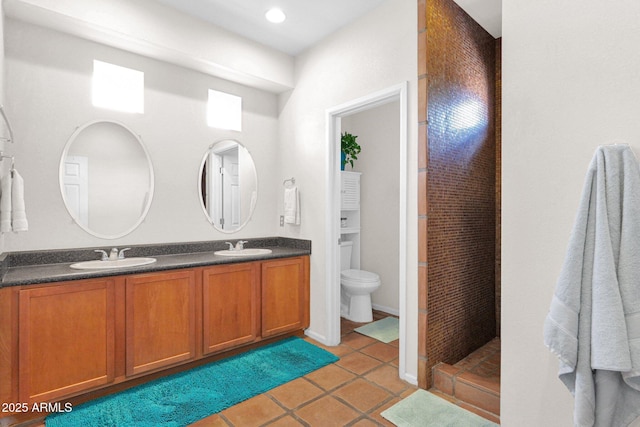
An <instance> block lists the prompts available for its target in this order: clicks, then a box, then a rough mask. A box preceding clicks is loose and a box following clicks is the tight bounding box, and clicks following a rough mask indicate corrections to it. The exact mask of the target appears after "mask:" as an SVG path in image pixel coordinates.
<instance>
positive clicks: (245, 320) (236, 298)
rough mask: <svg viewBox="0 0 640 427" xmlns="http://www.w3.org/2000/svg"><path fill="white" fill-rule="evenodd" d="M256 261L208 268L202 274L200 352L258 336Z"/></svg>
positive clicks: (215, 350) (234, 344)
mask: <svg viewBox="0 0 640 427" xmlns="http://www.w3.org/2000/svg"><path fill="white" fill-rule="evenodd" d="M258 266H259V264H258V263H243V264H234V265H225V266H219V267H212V268H207V269H205V270H204V273H203V280H202V293H203V322H204V324H203V346H204V349H203V353H204V354H210V353H215V352H217V351H221V350H224V349H226V348H230V347H234V346H237V345H240V344H245V343H249V342H252V341H254V340H255V339H256V338H257V337H258V327H259V326H258V320H259V318H258V310H259V307H258V298H259V294H258V273H259V270H258Z"/></svg>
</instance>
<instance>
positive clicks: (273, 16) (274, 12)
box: [264, 7, 287, 24]
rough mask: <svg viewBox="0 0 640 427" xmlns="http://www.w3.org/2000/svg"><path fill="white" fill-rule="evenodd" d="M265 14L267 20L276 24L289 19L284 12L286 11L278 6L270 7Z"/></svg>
mask: <svg viewBox="0 0 640 427" xmlns="http://www.w3.org/2000/svg"><path fill="white" fill-rule="evenodd" d="M264 16H265V17H266V18H267V21H269V22H273V23H274V24H279V23H281V22H284V20H285V19H287V16H286V15H285V14H284V12H283V11H282V10H280V9H278V8H276V7H274V8H273V9H269V10H268V11H267V13H266V14H265V15H264Z"/></svg>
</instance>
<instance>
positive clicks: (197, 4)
mask: <svg viewBox="0 0 640 427" xmlns="http://www.w3.org/2000/svg"><path fill="white" fill-rule="evenodd" d="M156 1H158V2H160V3H163V4H165V5H167V6H170V7H173V8H175V9H177V10H180V11H182V12H184V13H187V14H190V15H193V16H196V17H198V18H200V19H204V20H206V21H208V22H211V23H212V24H215V25H217V26H219V27H222V28H224V29H226V30H228V31H231V32H233V33H236V34H239V35H241V36H243V37H246V38H248V39H251V40H255V41H257V42H259V43H262V44H265V45H267V46H271V47H273V48H275V49H278V50H280V51H283V52H285V53H288V54H289V55H293V56H295V55H297V54H299V53H300V52H302V51H304V50H305V49H307V48H308V47H310V46H313V45H314V44H316V43H317V42H319V41H320V40H322V39H323V38H325V37H326V36H328V35H329V34H331V33H333V32H335V31H336V30H338V29H340V28H341V27H343V26H345V25H347V24H349V23H350V22H352V21H354V20H356V19H357V18H359V17H360V16H362V15H364V14H366V13H367V12H369V11H370V10H372V9H375V8H376V7H377V6H378V5H379V4H380V3H382V2H383V1H384V0H241V1H229V0H189V1H184V0H156ZM454 1H455V2H456V3H458V4H459V5H460V6H461V7H462V8H463V9H465V10H466V11H467V13H468V14H469V15H471V16H472V17H473V18H474V19H475V20H476V21H478V23H480V25H482V26H483V27H484V28H485V29H486V30H487V32H489V33H490V34H491V35H492V36H494V37H496V38H497V37H500V31H501V21H502V19H501V10H502V0H454ZM273 6H277V7H279V8H280V9H282V10H283V11H284V13H285V14H286V15H287V20H286V21H285V22H284V23H282V24H272V23H270V22H267V21H266V19H265V18H264V14H265V12H266V11H267V10H268V9H269V8H271V7H273ZM416 7H417V6H416Z"/></svg>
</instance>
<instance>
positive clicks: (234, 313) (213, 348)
mask: <svg viewBox="0 0 640 427" xmlns="http://www.w3.org/2000/svg"><path fill="white" fill-rule="evenodd" d="M263 240H264V241H258V240H254V241H253V242H256V244H259V245H262V246H263V247H269V248H271V249H272V253H270V254H267V255H259V256H247V257H224V256H217V255H214V254H213V252H214V251H213V250H209V249H216V248H223V247H224V246H221V245H223V244H224V243H223V242H213V243H212V245H211V246H210V247H207V246H206V244H205V245H204V246H203V244H195V245H196V246H197V247H196V248H195V249H194V247H188V248H187V250H189V251H191V252H185V253H169V254H163V255H156V254H154V253H153V251H154V249H153V248H150V247H138V248H133V249H132V250H131V251H130V252H132V253H136V252H137V253H138V254H145V255H149V254H151V255H153V256H155V257H156V258H157V262H156V263H154V264H150V265H144V266H141V267H134V268H127V269H121V270H116V271H111V270H93V271H77V270H73V269H71V268H70V267H69V263H65V262H63V263H56V264H34V265H22V266H20V265H19V266H8V267H7V266H6V265H5V270H4V271H5V273H4V277H3V282H2V287H0V358H1V360H0V377H2V378H10V379H11V380H10V381H2V388H1V389H0V401H2V402H21V403H27V404H32V403H37V402H47V401H57V400H61V399H65V398H69V397H71V396H77V395H79V394H83V393H86V392H89V391H93V390H97V389H101V388H105V387H108V386H111V385H115V384H121V383H126V382H129V381H131V380H135V379H139V378H141V377H144V376H146V375H149V374H151V373H156V374H157V373H160V372H162V371H164V370H166V369H168V368H175V367H176V366H179V365H186V366H189V365H188V364H189V363H190V362H196V361H198V360H205V359H206V358H211V359H214V358H215V355H220V354H221V353H223V352H226V351H229V350H233V349H238V348H240V347H243V346H250V345H252V344H255V343H258V342H260V341H263V340H268V339H270V338H273V337H278V336H283V335H287V334H292V333H300V332H301V331H302V330H303V329H304V328H306V327H308V325H309V255H310V253H311V247H310V242H307V243H305V242H306V241H293V239H280V238H274V239H271V241H270V240H269V239H263ZM300 242H302V244H301V243H300ZM187 245H188V244H187ZM176 246H180V245H176ZM156 249H157V247H156ZM173 249H174V250H175V247H174V248H173ZM182 249H184V248H182ZM196 249H207V250H202V251H196ZM165 250H166V248H165ZM169 250H171V248H169ZM69 252H73V251H69ZM77 252H83V253H84V252H89V253H91V250H86V251H77ZM76 255H77V254H75V255H74V254H63V257H64V256H68V257H75V256H76ZM92 256H95V254H93V255H92ZM157 376H158V375H152V376H151V377H153V378H155V377H157ZM3 415H5V414H3Z"/></svg>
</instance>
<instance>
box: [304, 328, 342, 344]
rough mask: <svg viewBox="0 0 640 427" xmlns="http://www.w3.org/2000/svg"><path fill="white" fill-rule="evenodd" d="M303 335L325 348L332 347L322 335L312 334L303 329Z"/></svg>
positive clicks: (312, 332)
mask: <svg viewBox="0 0 640 427" xmlns="http://www.w3.org/2000/svg"><path fill="white" fill-rule="evenodd" d="M304 334H305V335H306V336H308V337H309V338H311V339H314V340H316V341H318V342H319V343H320V344H323V345H327V346H331V345H332V344H329V343H328V340H327V337H325V336H324V335H321V334H319V333H317V332H314V331H312V330H311V329H305V330H304ZM338 344H339V343H338ZM338 344H333V345H338Z"/></svg>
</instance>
